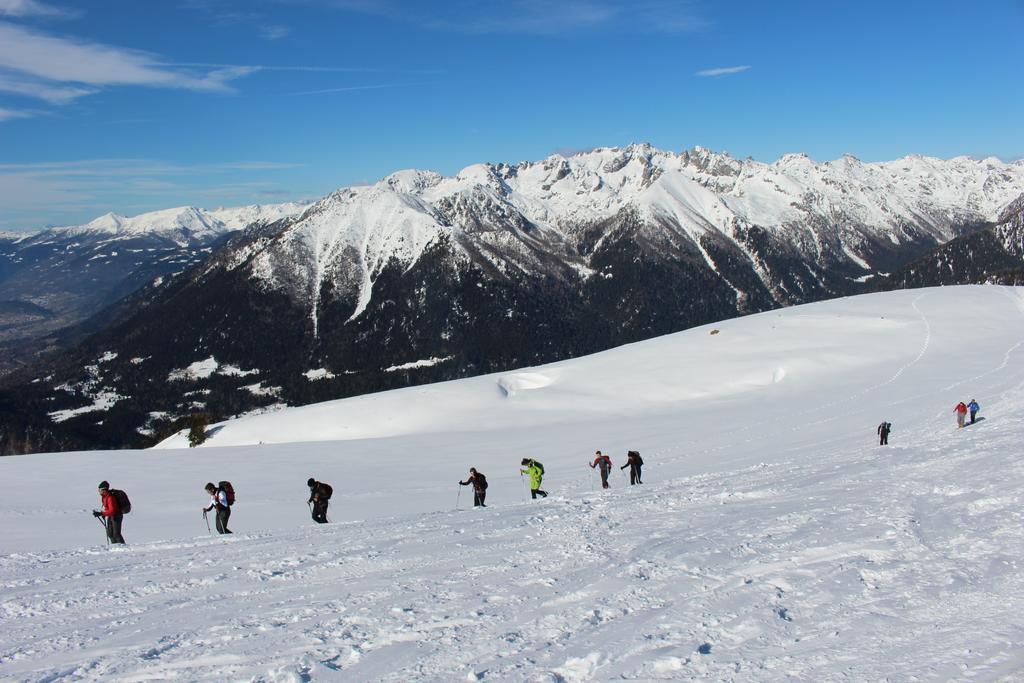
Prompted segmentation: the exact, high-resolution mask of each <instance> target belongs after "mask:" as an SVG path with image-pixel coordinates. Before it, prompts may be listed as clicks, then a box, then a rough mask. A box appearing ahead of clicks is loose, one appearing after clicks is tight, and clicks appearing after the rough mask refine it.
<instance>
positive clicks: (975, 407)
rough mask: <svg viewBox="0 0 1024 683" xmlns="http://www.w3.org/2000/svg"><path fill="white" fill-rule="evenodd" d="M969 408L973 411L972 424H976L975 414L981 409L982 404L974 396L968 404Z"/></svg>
mask: <svg viewBox="0 0 1024 683" xmlns="http://www.w3.org/2000/svg"><path fill="white" fill-rule="evenodd" d="M967 410H969V411H971V424H974V416H975V415H977V414H978V411H979V410H981V406H979V405H978V402H977V401H975V400H974V399H973V398H972V399H971V402H970V403H968V404H967Z"/></svg>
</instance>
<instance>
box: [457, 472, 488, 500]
mask: <svg viewBox="0 0 1024 683" xmlns="http://www.w3.org/2000/svg"><path fill="white" fill-rule="evenodd" d="M470 484H472V485H473V507H482V508H485V507H487V506H486V505H484V500H485V499H486V498H487V477H485V476H484V475H483V474H482V473H480V472H477V471H476V468H475V467H470V468H469V476H468V477H467V478H466V481H460V482H459V486H469V485H470Z"/></svg>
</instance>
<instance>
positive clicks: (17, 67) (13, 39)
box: [0, 22, 259, 100]
mask: <svg viewBox="0 0 1024 683" xmlns="http://www.w3.org/2000/svg"><path fill="white" fill-rule="evenodd" d="M258 70H259V69H258V68H257V67H227V68H223V69H217V70H214V71H211V72H209V73H206V74H194V73H190V72H187V71H185V70H180V69H179V70H175V69H170V68H167V67H164V66H161V65H159V64H158V62H157V61H156V60H155V59H154V58H153V57H152V56H151V55H148V54H146V53H144V52H139V51H136V50H127V49H123V48H118V47H113V46H110V45H103V44H100V43H89V42H85V41H79V40H75V39H71V38H61V37H57V36H53V35H47V34H44V33H39V32H36V31H32V30H29V29H26V28H24V27H22V26H16V25H14V24H9V23H4V22H0V71H2V72H3V73H5V74H7V76H6V78H7V80H8V81H11V80H13V77H12V75H14V77H16V78H18V79H20V81H21V82H23V83H24V82H35V83H37V84H38V88H37V90H38V92H37V93H36V94H35V96H42V94H43V93H44V89H45V88H44V86H45V87H51V86H53V84H74V85H75V87H81V86H82V85H85V86H94V87H95V86H145V87H157V88H177V89H184V90H198V91H208V92H228V91H230V88H229V87H228V86H227V82H228V81H230V80H233V79H235V78H240V77H242V76H246V75H248V74H251V73H254V72H255V71H258ZM23 94H29V95H31V94H33V93H30V92H25V93H23ZM81 94H85V93H81ZM64 95H65V96H66V97H69V98H71V99H73V97H71V92H70V91H68V92H66V93H65V94H64ZM54 98H56V99H59V96H58V95H56V94H55V93H54V92H51V93H50V95H49V99H51V100H52V99H54ZM43 99H47V97H43Z"/></svg>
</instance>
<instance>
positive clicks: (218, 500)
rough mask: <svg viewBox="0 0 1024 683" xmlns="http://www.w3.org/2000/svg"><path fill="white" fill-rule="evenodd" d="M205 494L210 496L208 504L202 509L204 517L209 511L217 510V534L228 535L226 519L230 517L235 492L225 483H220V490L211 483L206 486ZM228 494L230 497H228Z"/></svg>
mask: <svg viewBox="0 0 1024 683" xmlns="http://www.w3.org/2000/svg"><path fill="white" fill-rule="evenodd" d="M205 488H206V492H207V493H209V494H210V504H209V506H207V507H204V508H203V514H204V515H205V514H206V513H207V512H209V511H210V510H213V509H215V508H216V510H217V533H219V534H230V533H232V532H231V530H230V529H228V519H229V518H230V517H231V504H232V503H234V502H235V501H234V498H235V490H234V488H232V487H231V484H229V483H228V482H226V481H222V482H220V488H218V487H216V486H214V485H213V482H208V483H207V484H206V487H205ZM229 494H230V495H229Z"/></svg>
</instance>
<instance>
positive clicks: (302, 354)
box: [0, 145, 1024, 452]
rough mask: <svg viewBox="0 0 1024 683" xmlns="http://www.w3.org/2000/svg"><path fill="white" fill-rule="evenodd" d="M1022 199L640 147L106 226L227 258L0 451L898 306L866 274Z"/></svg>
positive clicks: (986, 176) (875, 172)
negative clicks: (855, 301) (159, 228)
mask: <svg viewBox="0 0 1024 683" xmlns="http://www.w3.org/2000/svg"><path fill="white" fill-rule="evenodd" d="M1022 194H1024V162H1021V161H1018V162H1013V163H1003V162H1001V161H999V160H997V159H991V158H990V159H983V160H975V159H970V158H967V157H957V158H954V159H950V160H940V159H934V158H928V157H920V156H910V157H906V158H903V159H899V160H896V161H892V162H884V163H864V162H861V161H859V160H857V159H855V158H853V157H850V156H845V157H843V158H841V159H838V160H836V161H831V162H826V163H816V162H814V161H812V160H811V159H809V158H808V157H806V156H804V155H787V156H784V157H782V158H781V159H779V160H778V161H776V162H774V163H771V164H766V163H761V162H757V161H753V160H750V159H747V160H737V159H734V158H732V157H731V156H729V155H728V154H724V153H714V152H711V151H709V150H706V149H703V148H696V149H692V150H687V151H683V152H680V153H675V152H667V151H662V150H658V149H655V148H653V147H651V146H649V145H632V146H629V147H626V148H601V149H595V150H592V151H589V152H585V153H581V154H577V155H574V156H571V157H563V156H557V155H556V156H552V157H549V158H547V159H545V160H542V161H538V162H524V163H517V164H512V165H509V164H478V165H473V166H470V167H467V168H465V169H463V170H462V171H461V172H459V173H458V174H456V175H455V176H450V177H446V176H442V175H440V174H438V173H434V172H429V171H416V170H408V171H400V172H397V173H394V174H392V175H389V176H387V177H385V178H383V179H382V180H381V181H379V182H377V183H375V184H373V185H368V186H360V187H351V188H343V189H341V190H338V191H336V192H334V193H332V194H330V195H328V196H327V197H324V198H323V199H321V200H320V201H318V202H316V203H314V204H312V205H311V206H309V207H308V208H305V209H302V207H294V206H293V207H290V208H284V209H276V211H277V213H275V214H272V215H270V216H268V217H267V219H266V220H256V221H255V222H250V223H249V225H248V227H246V229H244V230H237V231H235V232H224V231H225V230H227V229H228V228H229V227H231V226H238V225H242V224H244V223H246V222H247V221H252V219H253V218H254V216H253V215H252V214H246V216H245V217H243V218H238V219H235V220H233V221H232V219H230V218H227V217H224V216H221V217H217V216H216V215H213V214H200V213H198V212H192V211H191V210H190V211H186V212H185V213H184V214H181V213H180V212H179V213H177V214H175V212H170V213H171V214H174V215H175V218H174V219H173V220H166V219H161V220H160V221H151V220H148V219H147V220H145V221H138V227H132V226H128V225H127V224H125V223H124V222H121V221H119V220H117V219H114V218H105V219H102V220H101V221H100V224H99V225H97V226H94V227H93V228H90V229H89V230H88V231H85V232H89V234H99V235H104V234H105V235H126V234H135V233H134V232H132V231H133V230H138V231H141V232H140V234H146V235H149V234H152V233H151V232H147V231H146V230H145V228H144V226H146V225H148V224H151V223H153V222H158V223H160V224H161V225H165V226H169V227H168V228H167V232H166V233H165V234H166V235H170V237H165V239H172V240H173V238H176V237H179V236H180V235H182V234H185V233H182V232H181V230H183V229H185V228H183V227H182V226H188V227H187V230H186V232H187V234H189V235H205V234H213V235H218V236H219V237H218V239H219V240H222V241H223V242H222V243H221V242H211V243H207V245H206V246H199V247H198V248H193V247H187V248H188V250H189V257H190V259H192V260H189V261H187V262H172V263H173V266H174V267H173V269H172V268H169V267H168V268H166V269H165V270H164V271H163V273H161V274H160V275H157V274H155V273H152V271H150V272H148V273H146V274H147V275H149V277H148V278H147V279H145V280H141V279H136V280H134V281H133V283H134V284H136V285H137V286H140V287H141V288H139V289H136V291H135V292H134V293H133V294H131V296H130V297H128V298H127V299H124V300H123V301H122V303H121V304H120V305H119V307H118V308H117V309H116V311H115V312H114V313H115V314H114V315H112V316H109V318H110V319H106V318H104V319H103V320H102V322H101V323H99V324H97V322H96V320H95V319H93V321H92V326H91V327H90V328H89V330H88V331H89V332H94V334H93V335H92V336H90V337H88V338H87V339H85V340H84V341H83V342H82V343H81V344H79V345H77V346H74V347H72V348H70V349H69V350H68V351H67V352H65V353H62V354H58V355H55V356H50V357H49V358H48V359H47V365H46V366H45V367H42V366H40V367H36V368H33V369H32V370H31V371H28V370H26V371H24V372H23V373H21V374H19V375H18V376H17V378H16V379H15V380H12V381H11V382H9V383H8V384H9V385H10V386H12V387H13V388H11V389H9V390H8V393H7V394H6V396H8V397H10V396H16V397H17V399H14V398H10V399H9V401H10V403H13V404H14V406H15V408H14V409H13V410H12V411H8V413H7V418H5V419H6V420H7V423H8V424H9V425H10V424H14V425H15V426H13V427H8V429H7V430H6V431H5V432H4V431H0V451H2V450H6V451H8V452H10V451H12V450H18V449H20V450H33V449H40V448H42V449H46V450H54V449H60V448H68V447H87V446H98V445H102V446H119V445H124V444H130V443H146V442H148V441H149V440H150V439H153V438H156V437H158V436H159V435H161V434H163V433H165V432H167V431H173V430H174V429H175V428H176V426H177V425H176V421H178V420H180V419H182V418H186V417H187V416H188V415H189V414H191V413H194V412H208V413H210V414H211V415H212V416H214V417H224V416H229V415H238V414H242V413H245V412H248V411H252V410H256V409H267V408H269V407H271V406H279V405H283V404H288V405H301V404H306V403H311V402H315V401H322V400H327V399H330V398H337V397H341V396H350V395H355V394H360V393H367V392H374V391H380V390H383V389H390V388H397V387H402V386H408V385H410V384H420V383H426V382H435V381H440V380H447V379H454V378H459V377H466V376H470V375H477V374H481V373H487V372H493V371H501V370H505V369H508V368H512V367H521V366H524V365H534V364H539V363H544V362H550V361H554V360H559V359H563V358H568V357H574V356H579V355H582V354H586V353H592V352H595V351H599V350H602V349H606V348H610V347H613V346H617V345H621V344H624V343H628V342H633V341H637V340H641V339H646V338H650V337H652V336H657V335H661V334H667V333H671V332H675V331H678V330H681V329H686V328H688V327H692V326H695V325H700V324H704V323H707V322H711V321H714V320H721V319H725V318H729V317H732V316H736V315H738V314H747V313H755V312H759V311H766V310H770V309H774V308H778V307H780V306H787V305H792V304H799V303H805V302H810V301H817V300H822V299H827V298H832V297H836V296H844V295H850V294H856V293H859V292H862V291H868V290H870V289H873V288H879V287H886V286H888V287H892V286H900V285H899V283H898V280H897V279H892V280H886V279H885V278H882V277H880V276H881V275H882V274H886V273H894V272H896V271H899V269H901V268H903V267H905V266H906V265H907V264H909V263H912V262H914V261H915V260H916V259H920V258H922V257H924V256H926V255H927V254H929V253H930V252H931V251H932V250H934V249H936V248H937V247H942V246H943V245H945V244H947V243H950V241H951V240H953V241H955V240H957V239H964V240H967V239H970V237H971V236H972V235H975V234H981V233H985V232H986V231H991V230H992V226H993V225H994V223H995V222H996V221H997V220H998V219H999V217H1000V216H1001V215H1005V212H1006V211H1008V210H1010V209H1009V207H1011V206H1013V205H1014V204H1013V202H1014V201H1015V200H1017V199H1018V197H1020V196H1021V195H1022ZM255 217H256V218H257V219H258V218H259V216H255ZM275 218H276V219H278V220H274V219H275ZM76 230H79V231H83V230H84V229H81V228H79V229H76ZM986 234H987V233H986ZM76 239H77V238H76ZM175 248H176V249H181V248H182V247H180V246H176V247H175ZM204 249H209V252H208V253H207V252H204V251H203V250H204ZM110 251H115V250H113V249H111V248H110V247H107V246H104V247H103V251H102V252H101V255H102V256H103V259H106V260H109V259H110V253H109V252H110ZM116 251H117V253H118V254H122V253H123V252H124V251H125V250H123V249H118V250H116ZM175 253H180V252H175ZM90 258H92V257H90ZM1007 258H1011V259H1014V258H1017V257H1015V256H1007ZM97 260H100V259H98V258H97ZM193 263H194V264H195V267H193V268H190V269H185V268H186V266H189V265H191V264H193ZM97 265H103V267H106V265H105V262H104V263H103V264H97ZM1003 265H1005V264H1002V265H1001V266H1000V267H1002V266H1003ZM143 272H144V271H143ZM972 272H973V271H972ZM978 272H988V271H987V270H984V269H980V270H979V271H978ZM172 274H176V275H175V276H174V277H170V275H172ZM972 277H973V276H972ZM869 280H870V282H869ZM961 281H963V280H961ZM967 281H975V280H973V279H969V280H967ZM977 281H984V280H983V279H979V280H977ZM915 283H916V284H917V285H918V286H920V285H927V284H932V282H930V281H928V278H924V279H923V281H922V280H917V281H915ZM125 294H127V292H125ZM99 358H106V359H108V360H107V361H104V362H102V363H101V362H98V361H97V359H99ZM189 368H202V369H203V372H201V373H200V372H192V371H190V370H189ZM206 370H209V371H208V372H207V371H206ZM4 396H5V394H3V393H2V392H0V405H2V403H3V401H4ZM113 397H116V400H115V399H114V398H113ZM12 412H13V413H15V416H14V417H13V418H12V417H11V416H10V415H11V413H12ZM98 412H102V413H104V415H105V416H106V417H105V418H103V419H97V417H98V414H97V413H98ZM0 413H3V411H2V410H0ZM54 416H58V417H54ZM0 417H2V415H0ZM4 434H6V437H5V436H4ZM29 434H31V435H33V436H32V437H31V438H29V436H28V435H29ZM4 438H6V439H7V441H6V442H4Z"/></svg>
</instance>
